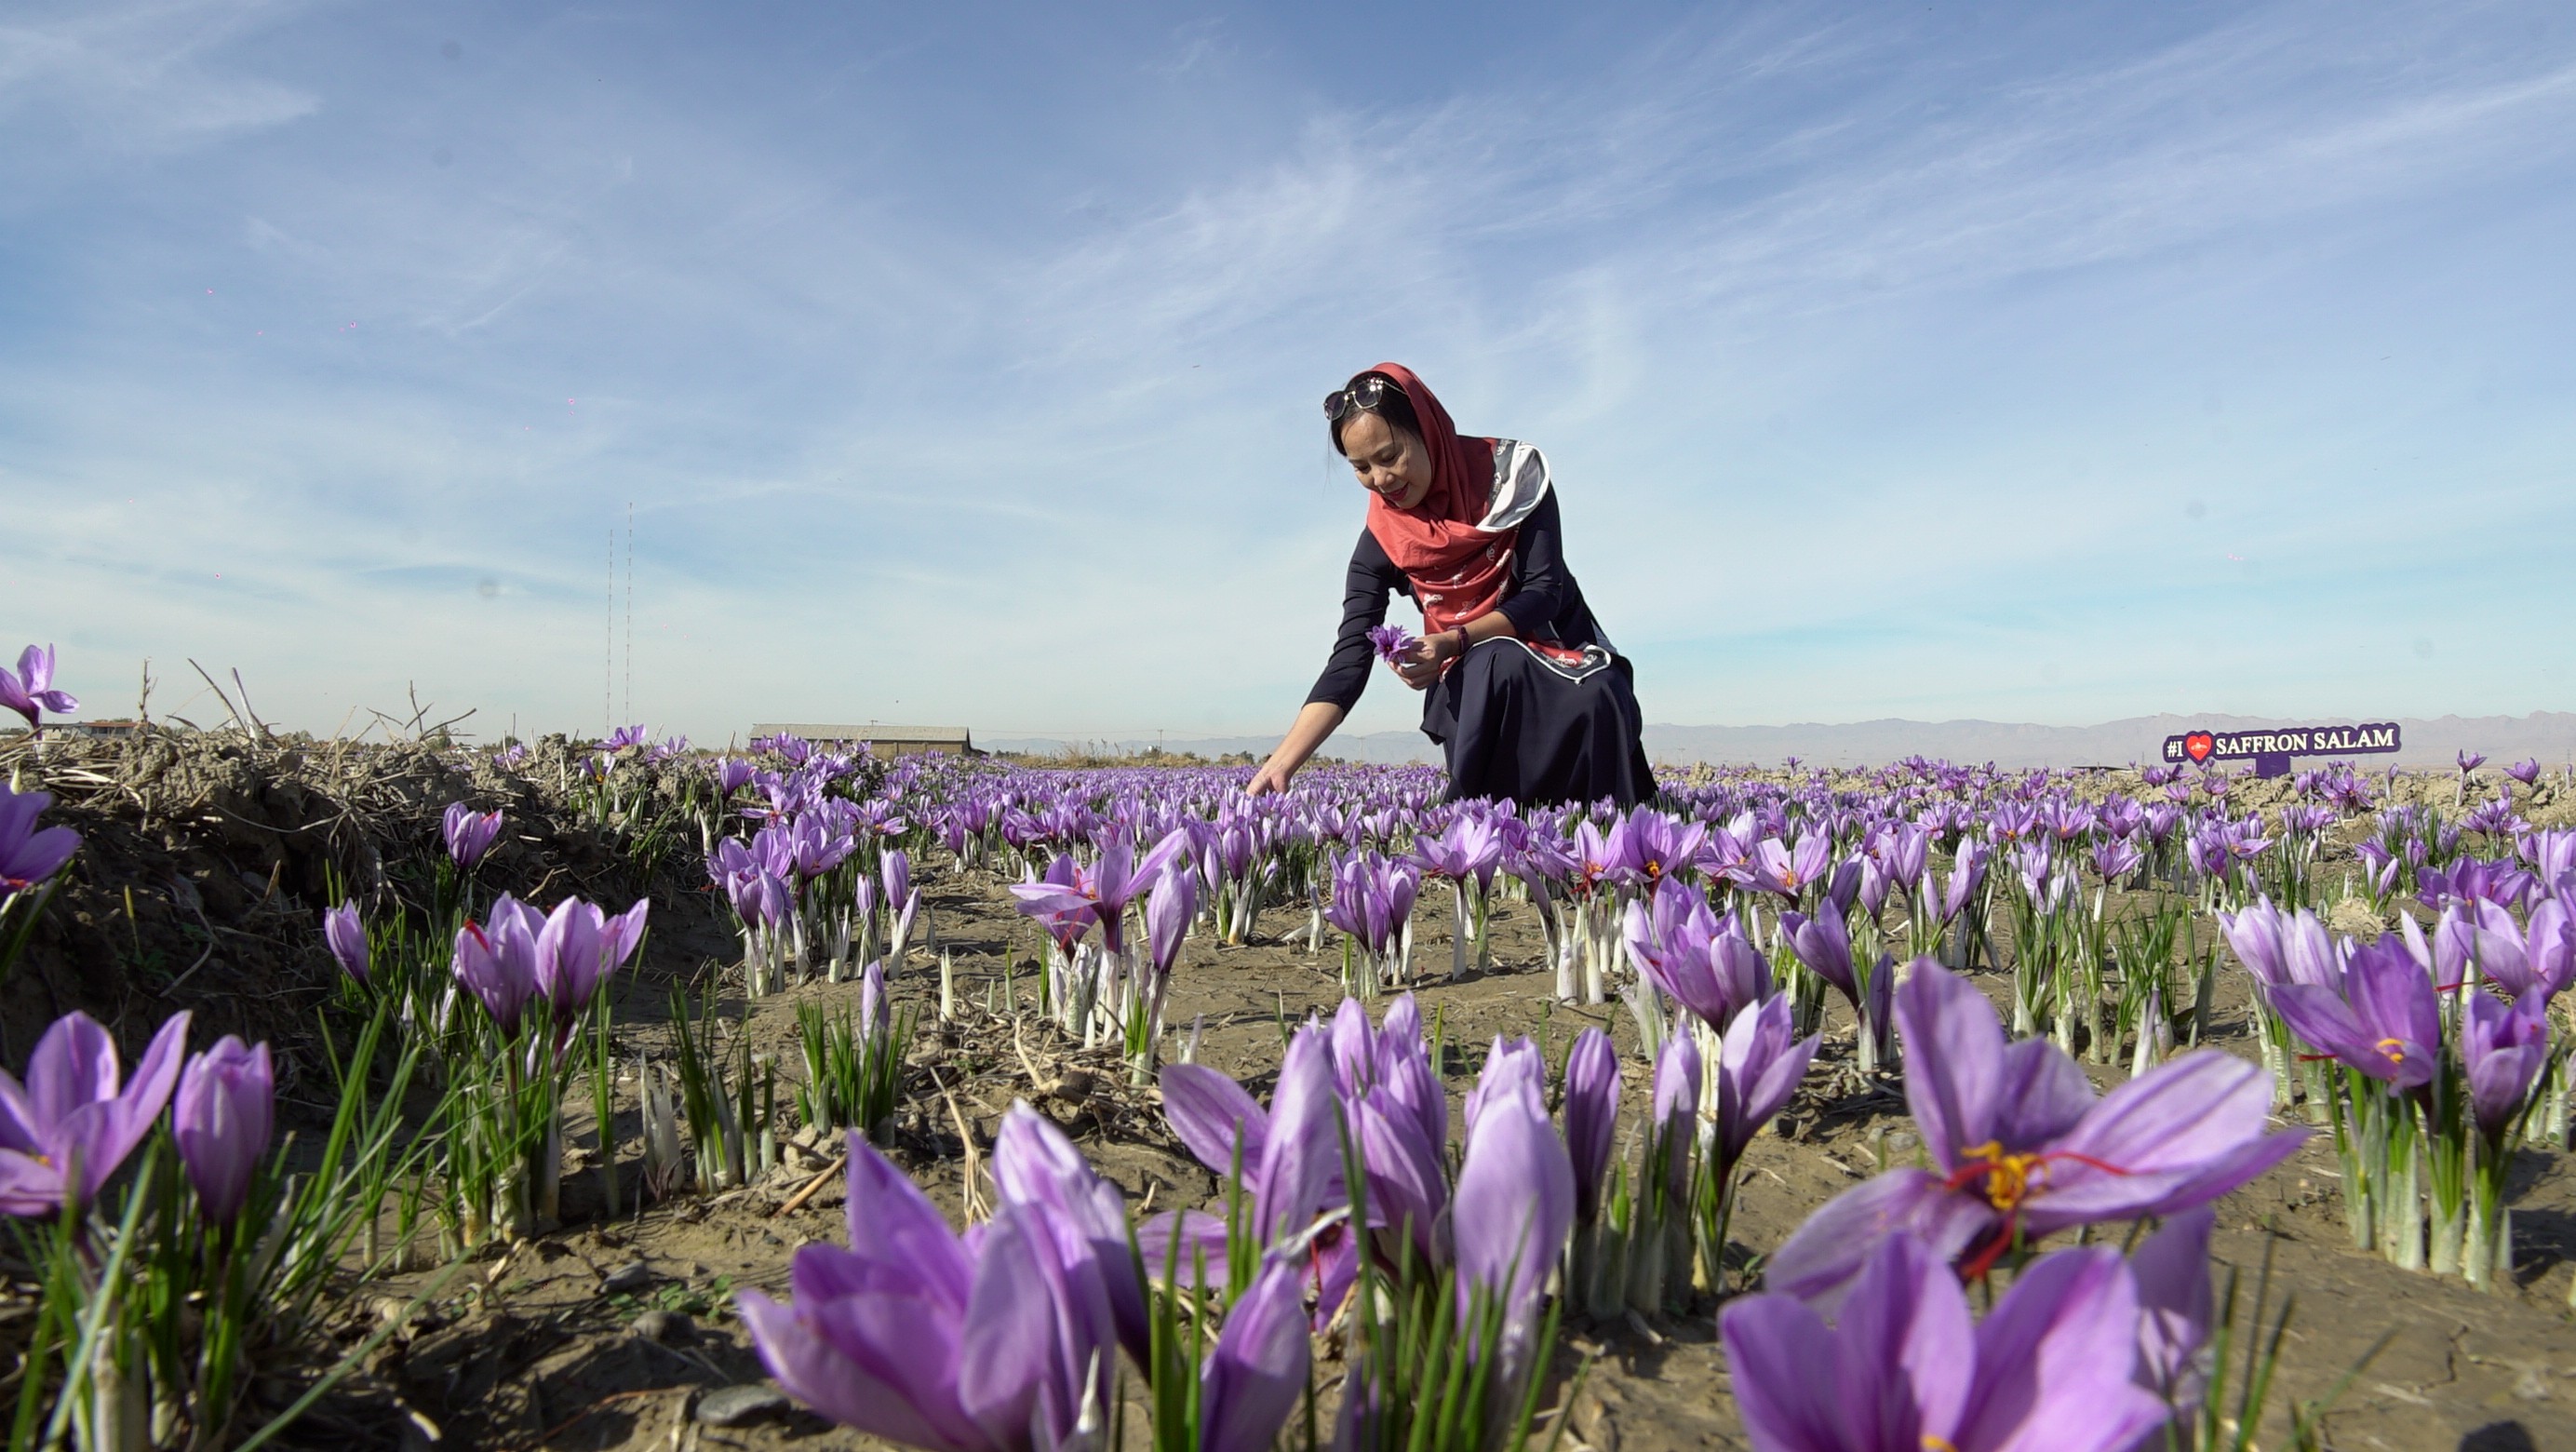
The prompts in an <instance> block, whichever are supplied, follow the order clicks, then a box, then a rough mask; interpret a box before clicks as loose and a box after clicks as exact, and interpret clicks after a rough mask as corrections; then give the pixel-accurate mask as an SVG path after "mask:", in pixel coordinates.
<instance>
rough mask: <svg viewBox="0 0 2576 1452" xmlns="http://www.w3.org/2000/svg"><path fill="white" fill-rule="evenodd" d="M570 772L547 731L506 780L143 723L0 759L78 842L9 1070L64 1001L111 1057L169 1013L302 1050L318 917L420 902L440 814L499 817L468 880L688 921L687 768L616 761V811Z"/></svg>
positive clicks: (423, 747) (4, 1039) (33, 950)
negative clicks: (651, 902)
mask: <svg viewBox="0 0 2576 1452" xmlns="http://www.w3.org/2000/svg"><path fill="white" fill-rule="evenodd" d="M587 769H588V762H587V760H586V759H585V756H584V753H583V752H582V751H581V749H580V748H577V747H575V746H574V745H573V744H572V743H570V742H569V741H567V740H566V739H565V738H563V737H561V736H552V737H548V738H546V739H545V740H544V741H542V742H540V743H538V744H537V745H536V746H534V747H533V748H532V749H530V750H529V751H528V752H527V753H526V755H525V757H524V759H523V760H521V761H519V762H518V763H517V765H516V767H515V769H513V770H507V771H505V770H503V769H501V768H500V767H498V766H497V765H496V764H495V761H494V758H493V756H492V754H491V753H489V752H483V751H468V750H462V749H458V748H453V747H442V746H440V745H437V744H435V743H433V742H423V741H401V742H395V743H391V744H361V743H357V742H351V741H317V740H312V739H310V738H278V737H261V736H255V735H251V734H247V733H243V732H238V731H224V732H190V731H175V730H167V729H157V728H156V729H154V730H152V731H150V732H148V733H147V734H142V735H138V736H132V737H124V738H99V739H82V738H72V737H56V738H51V739H48V740H45V741H43V742H42V743H41V744H33V743H28V742H26V741H25V740H24V739H23V738H22V739H20V740H19V741H18V742H17V743H16V744H14V745H12V746H10V747H8V748H6V749H0V772H6V773H8V774H9V776H10V777H11V778H12V779H13V780H14V782H15V784H16V786H17V788H18V789H19V790H22V791H23V790H42V791H47V792H51V793H52V794H53V795H54V798H55V804H54V807H53V809H52V810H51V811H49V812H48V813H47V814H46V816H45V820H46V821H47V822H48V823H49V824H58V825H61V826H67V827H71V828H73V829H74V830H76V831H78V832H79V833H80V834H81V850H80V851H79V852H78V853H77V854H75V855H74V856H73V858H72V860H71V862H70V863H69V864H68V865H67V866H66V867H65V868H64V869H63V872H62V874H61V876H60V878H59V879H58V887H57V890H56V894H55V897H54V900H53V903H52V905H51V907H50V908H49V909H48V910H47V912H46V913H45V915H44V917H43V918H42V920H40V922H39V923H38V925H37V927H36V930H35V934H34V937H33V939H32V940H31V941H30V943H29V944H28V947H27V951H26V952H25V954H24V955H23V956H22V957H21V958H20V959H19V961H18V964H17V969H16V971H15V972H14V973H13V974H12V975H11V976H10V978H9V980H8V981H7V982H6V983H0V1061H6V1062H11V1063H14V1062H16V1061H17V1059H18V1058H19V1057H20V1056H22V1055H23V1054H24V1052H25V1049H26V1046H27V1045H29V1044H31V1043H32V1042H33V1041H34V1038H35V1035H37V1034H38V1033H40V1032H42V1031H43V1029H44V1026H45V1025H46V1024H48V1023H51V1022H52V1021H53V1020H54V1019H55V1018H57V1017H59V1016H61V1015H62V1014H64V1013H67V1012H69V1011H71V1010H73V1009H76V1008H77V1009H82V1010H85V1011H86V1012H88V1013H89V1014H90V1015H91V1016H92V1017H95V1018H97V1019H98V1020H100V1021H101V1022H102V1023H105V1024H107V1025H108V1026H109V1027H110V1028H111V1029H113V1030H115V1031H116V1033H117V1036H118V1038H119V1039H120V1041H125V1042H129V1043H132V1042H139V1040H140V1037H141V1036H142V1035H143V1034H146V1033H148V1032H150V1030H151V1029H152V1027H153V1026H154V1025H156V1024H158V1023H159V1022H160V1021H161V1020H162V1019H164V1018H166V1017H167V1016H169V1015H170V1014H171V1013H173V1012H176V1011H178V1010H180V1009H187V1010H190V1011H192V1012H194V1013H195V1014H196V1015H197V1018H198V1021H199V1024H200V1027H199V1030H198V1036H199V1037H200V1038H201V1039H202V1038H204V1037H207V1036H211V1035H213V1034H218V1033H238V1034H241V1035H243V1036H244V1037H246V1038H251V1039H262V1038H265V1039H268V1040H270V1041H271V1042H272V1043H273V1044H275V1045H277V1046H278V1047H279V1049H280V1050H281V1051H282V1052H284V1053H286V1054H287V1056H288V1058H289V1059H290V1060H292V1059H294V1058H297V1057H300V1056H299V1055H297V1054H296V1053H295V1047H296V1046H297V1045H298V1044H300V1043H303V1042H305V1041H307V1040H309V1039H310V1038H311V1037H312V1036H313V1033H314V1019H313V1008H314V1005H315V1004H316V1003H318V1002H319V1001H320V1000H321V999H322V998H323V997H325V996H326V995H327V994H329V993H330V992H331V991H332V988H333V984H334V980H335V978H336V976H337V974H338V972H339V970H338V968H337V967H336V966H335V965H334V964H333V963H332V961H331V959H330V957H329V956H328V954H327V953H326V952H325V951H324V949H323V946H322V941H321V934H320V932H319V922H320V916H319V915H320V913H321V910H322V909H323V908H324V907H325V906H327V905H329V904H330V903H331V902H333V901H334V900H335V899H336V898H338V897H340V896H343V895H345V896H347V897H350V898H354V899H356V900H357V901H358V902H359V903H360V904H361V905H362V906H364V907H365V908H366V909H367V910H368V911H369V912H370V914H371V915H373V914H375V913H377V912H380V911H387V910H391V909H392V908H394V907H395V906H396V905H397V904H401V905H408V906H413V907H419V906H421V905H422V904H423V903H424V901H425V895H426V893H427V892H428V891H429V888H430V884H431V875H432V864H433V863H434V862H435V861H436V860H437V859H438V858H439V857H440V856H441V855H442V854H443V853H444V850H445V849H444V846H443V843H442V842H441V839H440V836H439V821H440V817H441V814H442V813H444V812H445V810H446V809H447V807H448V805H449V804H451V803H455V802H464V803H467V804H468V805H470V806H472V807H473V808H475V809H476V810H478V811H490V810H494V809H498V810H500V811H501V812H503V813H504V814H505V816H506V826H505V829H504V831H503V834H502V837H501V840H500V841H499V842H498V843H497V844H496V845H495V847H494V849H493V852H492V855H491V857H490V858H488V859H487V861H486V864H485V867H484V869H483V871H484V873H485V874H486V875H487V877H488V880H490V881H493V882H499V883H507V884H511V885H513V886H516V887H523V888H530V889H532V890H530V891H527V892H526V893H525V894H524V895H527V896H531V897H542V898H545V899H549V900H550V899H552V898H556V897H561V896H564V895H567V894H579V895H582V896H587V897H592V898H595V899H599V900H604V901H617V902H621V903H622V902H626V901H631V900H633V899H634V898H636V897H638V896H644V895H647V894H649V895H651V896H652V897H653V898H654V899H655V905H656V919H657V922H660V921H662V920H664V919H665V918H666V916H668V917H676V918H678V919H681V920H683V921H685V920H687V919H690V918H702V917H704V916H705V915H706V914H707V913H708V911H709V905H708V903H707V901H706V897H705V894H704V893H703V892H702V891H700V890H699V889H700V888H701V887H702V886H703V883H704V878H703V876H702V874H701V873H700V871H699V868H698V865H697V863H696V861H695V856H696V851H697V843H696V841H695V840H694V834H692V837H691V839H690V840H687V841H685V842H684V841H681V840H679V839H678V837H677V834H675V833H674V832H672V831H671V830H670V829H669V827H668V825H667V823H668V820H669V818H670V816H671V812H670V810H669V809H670V808H672V807H674V806H675V805H676V804H677V803H679V802H680V801H681V800H683V794H684V792H685V791H686V788H687V786H688V774H690V773H701V774H702V773H703V770H704V768H703V766H702V765H700V764H699V763H697V762H696V761H694V760H693V759H689V758H674V759H672V760H669V761H664V762H658V763H657V762H653V761H650V760H648V759H646V758H645V757H643V756H641V755H636V756H633V757H632V758H631V759H628V760H623V761H620V762H619V763H617V765H616V768H615V772H616V774H617V777H618V788H619V790H618V792H617V793H616V794H615V797H616V799H617V800H618V801H619V802H620V804H621V805H620V806H619V807H618V809H616V810H613V811H604V810H602V808H601V806H600V800H601V798H602V795H603V794H601V793H598V792H595V791H588V790H585V789H584V788H585V783H586V778H585V775H584V773H585V771H586V770H587ZM666 910H667V913H666ZM680 925H681V924H680V923H677V922H675V923H674V924H673V926H675V927H676V926H680Z"/></svg>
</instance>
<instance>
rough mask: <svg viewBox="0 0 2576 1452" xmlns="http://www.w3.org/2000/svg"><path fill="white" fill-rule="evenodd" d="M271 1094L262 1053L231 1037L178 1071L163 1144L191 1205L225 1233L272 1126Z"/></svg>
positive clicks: (273, 1084)
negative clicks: (170, 1145) (192, 1190)
mask: <svg viewBox="0 0 2576 1452" xmlns="http://www.w3.org/2000/svg"><path fill="white" fill-rule="evenodd" d="M276 1091H277V1076H276V1074H275V1072H274V1071H273V1070H272V1069H271V1067H270V1065H269V1058H268V1045H266V1044H260V1045H258V1046H257V1047H252V1046H250V1045H247V1044H244V1043H243V1042H242V1041H241V1040H240V1039H238V1038H236V1037H234V1036H233V1035H231V1034H226V1035H224V1036H223V1037H222V1038H220V1039H218V1040H216V1041H215V1046H214V1047H213V1048H211V1049H208V1050H206V1051H205V1052H204V1053H202V1054H197V1055H194V1056H193V1057H191V1058H190V1059H189V1060H188V1064H187V1067H186V1068H184V1069H181V1070H180V1071H179V1097H178V1099H177V1101H176V1102H175V1104H174V1105H173V1107H172V1110H171V1115H170V1127H171V1137H172V1138H174V1139H176V1140H177V1141H178V1142H179V1163H180V1164H181V1165H183V1166H185V1167H186V1168H187V1171H188V1183H189V1184H191V1185H194V1186H196V1188H197V1203H198V1204H199V1205H200V1206H202V1207H203V1208H204V1209H205V1212H206V1218H207V1219H209V1220H211V1221H214V1222H215V1223H217V1224H219V1225H230V1224H231V1223H232V1222H233V1220H234V1219H235V1217H237V1216H239V1215H240V1214H241V1210H242V1205H243V1203H244V1202H245V1201H247V1200H248V1199H249V1198H250V1181H251V1176H252V1174H253V1173H254V1172H255V1171H256V1170H258V1168H259V1162H260V1159H261V1157H262V1156H264V1155H266V1154H267V1153H268V1141H269V1136H270V1134H271V1132H272V1131H273V1128H274V1125H275V1114H276Z"/></svg>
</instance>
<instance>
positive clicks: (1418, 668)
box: [1388, 630, 1459, 691]
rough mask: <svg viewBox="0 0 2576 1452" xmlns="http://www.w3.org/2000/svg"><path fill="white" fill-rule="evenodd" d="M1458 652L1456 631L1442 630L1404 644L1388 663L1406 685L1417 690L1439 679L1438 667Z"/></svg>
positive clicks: (1453, 657)
mask: <svg viewBox="0 0 2576 1452" xmlns="http://www.w3.org/2000/svg"><path fill="white" fill-rule="evenodd" d="M1458 654H1459V646H1458V633H1457V632H1456V631H1454V630H1444V631H1441V632H1440V633H1439V634H1437V635H1426V636H1424V637H1422V638H1421V639H1420V640H1417V641H1415V642H1414V643H1413V644H1411V645H1408V646H1406V647H1405V648H1404V649H1403V650H1402V651H1400V652H1398V653H1397V655H1396V657H1395V659H1394V660H1392V661H1390V662H1388V664H1389V665H1392V666H1394V667H1395V673H1396V674H1397V675H1399V676H1401V677H1403V678H1404V683H1405V684H1406V685H1408V686H1411V687H1413V688H1414V689H1415V690H1417V691H1419V690H1422V689H1424V688H1426V687H1428V686H1429V685H1430V684H1431V683H1432V682H1433V681H1436V680H1438V679H1440V667H1441V666H1442V665H1444V664H1446V663H1447V662H1449V661H1451V660H1453V659H1455V658H1456V657H1457V656H1458Z"/></svg>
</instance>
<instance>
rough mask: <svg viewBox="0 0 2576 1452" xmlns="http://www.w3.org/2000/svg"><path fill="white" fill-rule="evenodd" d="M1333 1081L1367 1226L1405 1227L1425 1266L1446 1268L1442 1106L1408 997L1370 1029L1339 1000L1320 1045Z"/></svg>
mask: <svg viewBox="0 0 2576 1452" xmlns="http://www.w3.org/2000/svg"><path fill="white" fill-rule="evenodd" d="M1327 1042H1328V1044H1329V1045H1330V1048H1331V1051H1332V1059H1333V1078H1334V1084H1335V1087H1336V1088H1337V1089H1338V1090H1339V1092H1340V1094H1341V1096H1342V1100H1343V1105H1344V1110H1345V1113H1346V1114H1347V1116H1348V1118H1349V1121H1350V1125H1351V1135H1352V1138H1353V1139H1355V1140H1356V1141H1357V1142H1358V1144H1359V1150H1360V1160H1361V1164H1362V1166H1363V1168H1365V1170H1366V1171H1367V1176H1368V1179H1367V1185H1366V1187H1365V1197H1366V1207H1367V1210H1368V1221H1369V1224H1370V1225H1372V1226H1382V1227H1386V1228H1389V1229H1395V1228H1401V1227H1407V1226H1409V1227H1410V1228H1411V1230H1412V1234H1413V1239H1414V1242H1415V1244H1416V1245H1417V1246H1418V1247H1419V1248H1420V1250H1421V1252H1422V1255H1423V1257H1424V1259H1425V1260H1426V1262H1427V1263H1428V1264H1431V1265H1434V1266H1438V1265H1446V1264H1448V1262H1449V1235H1448V1230H1449V1221H1448V1217H1447V1215H1446V1213H1445V1212H1446V1211H1447V1210H1448V1208H1449V1180H1448V1176H1447V1175H1446V1173H1444V1169H1443V1159H1442V1156H1443V1153H1444V1151H1445V1150H1446V1148H1447V1146H1448V1141H1449V1101H1448V1099H1447V1098H1446V1097H1445V1096H1443V1095H1442V1093H1441V1091H1440V1080H1439V1077H1438V1076H1437V1075H1435V1074H1433V1073H1432V1072H1431V1053H1430V1050H1429V1048H1428V1047H1427V1046H1426V1045H1425V1044H1424V1042H1423V1039H1422V1010H1421V1007H1420V1006H1419V1005H1418V1004H1416V1003H1415V1002H1414V998H1413V995H1412V994H1410V993H1408V994H1406V995H1404V996H1403V997H1401V998H1399V999H1397V1000H1396V1001H1395V1003H1394V1005H1393V1006H1392V1007H1390V1008H1388V1009H1387V1011H1386V1019H1385V1022H1384V1023H1383V1024H1381V1025H1380V1026H1379V1027H1377V1028H1375V1029H1371V1028H1370V1026H1369V1021H1368V1012H1367V1010H1366V1009H1364V1008H1362V1007H1361V1005H1360V1002H1359V1000H1357V999H1354V998H1345V999H1343V1000H1342V1006H1341V1008H1340V1009H1339V1010H1338V1011H1337V1012H1335V1014H1334V1015H1333V1023H1332V1029H1331V1032H1330V1035H1329V1038H1328V1040H1327Z"/></svg>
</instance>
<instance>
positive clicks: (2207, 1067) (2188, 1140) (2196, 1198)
mask: <svg viewBox="0 0 2576 1452" xmlns="http://www.w3.org/2000/svg"><path fill="white" fill-rule="evenodd" d="M2285 991H2286V990H2285ZM2271 1077H2272V1076H2271V1075H2270V1074H2269V1073H2268V1072H2266V1071H2265V1070H2264V1069H2263V1068H2262V1067H2261V1066H2260V1065H2257V1064H2254V1063H2250V1062H2248V1061H2246V1060H2243V1059H2239V1058H2236V1057H2234V1056H2232V1055H2229V1054H2224V1053H2221V1052H2219V1051H2217V1050H2215V1049H2203V1050H2200V1051H2198V1052H2196V1053H2191V1054H2186V1055H2184V1056H2183V1057H2182V1058H2179V1059H2176V1060H2174V1061H2173V1062H2171V1063H2169V1064H2164V1065H2161V1066H2159V1067H2157V1068H2155V1069H2151V1070H2149V1071H2148V1072H2146V1073H2145V1074H2142V1075H2140V1076H2138V1077H2137V1078H2135V1079H2132V1080H2130V1081H2129V1082H2127V1083H2125V1084H2122V1085H2121V1086H2119V1087H2118V1088H2116V1089H2114V1090H2112V1091H2111V1092H2110V1093H2109V1094H2107V1095H2105V1096H2104V1097H2103V1099H2102V1102H2101V1103H2100V1104H2099V1105H2097V1106H2096V1107H2095V1108H2094V1110H2093V1112H2092V1113H2090V1114H2088V1115H2086V1116H2085V1117H2084V1122H2083V1124H2081V1125H2079V1126H2078V1127H2077V1128H2076V1130H2075V1132H2074V1133H2073V1134H2071V1135H2068V1136H2067V1137H2066V1138H2065V1139H2063V1140H2061V1141H2059V1142H2058V1143H2056V1144H2054V1145H2052V1146H2050V1147H2049V1153H2048V1158H2047V1159H2046V1160H2045V1162H2044V1167H2043V1170H2042V1171H2039V1172H2035V1173H2034V1182H2033V1192H2034V1193H2033V1194H2032V1196H2031V1198H2030V1200H2029V1201H2028V1202H2027V1203H2026V1206H2025V1208H2026V1210H2027V1212H2028V1220H2027V1224H2028V1228H2029V1230H2030V1233H2031V1234H2032V1235H2033V1236H2034V1237H2037V1236H2042V1235H2046V1234H2048V1233H2049V1232H2050V1231H2052V1230H2057V1229H2063V1228H2065V1227H2068V1226H2072V1225H2078V1224H2082V1223H2084V1222H2086V1221H2090V1220H2110V1219H2125V1218H2128V1217H2130V1216H2134V1215H2140V1214H2147V1213H2174V1212H2177V1211H2180V1210H2184V1209H2188V1208H2190V1207H2191V1206H2192V1205H2197V1204H2203V1203H2206V1202H2207V1201H2209V1200H2212V1199H2215V1198H2216V1197H2218V1196H2219V1195H2223V1194H2225V1193H2226V1192H2227V1191H2229V1190H2232V1189H2234V1188H2236V1187H2237V1186H2238V1185H2241V1184H2243V1183H2245V1182H2246V1181H2247V1180H2250V1179H2252V1178H2253V1177H2254V1176H2255V1175H2259V1174H2261V1173H2262V1172H2263V1171H2264V1170H2266V1169H2269V1168H2271V1167H2272V1166H2273V1165H2275V1164H2278V1163H2279V1162H2280V1161H2281V1160H2282V1159H2284V1158H2286V1157H2287V1156H2288V1155H2289V1154H2290V1153H2292V1152H2293V1151H2295V1150H2296V1149H2297V1148H2298V1146H2299V1144H2300V1143H2301V1141H2302V1140H2303V1139H2304V1138H2305V1134H2304V1132H2303V1131H2298V1130H2285V1131H2283V1132H2281V1133H2280V1134H2276V1135H2270V1136H2266V1135H2265V1134H2264V1126H2265V1122H2266V1117H2267V1116H2268V1115H2269V1113H2270V1111H2271V1105H2272V1082H2271Z"/></svg>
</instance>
